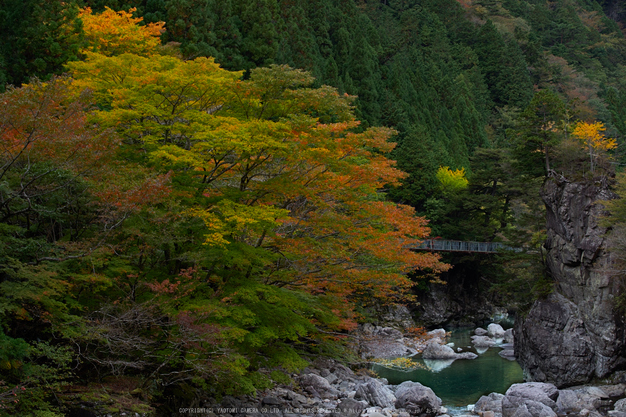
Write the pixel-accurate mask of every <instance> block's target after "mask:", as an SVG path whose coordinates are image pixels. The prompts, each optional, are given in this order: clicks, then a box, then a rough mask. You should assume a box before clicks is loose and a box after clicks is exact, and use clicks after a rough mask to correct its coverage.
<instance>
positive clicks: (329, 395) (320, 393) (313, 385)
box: [300, 374, 339, 400]
mask: <svg viewBox="0 0 626 417" xmlns="http://www.w3.org/2000/svg"><path fill="white" fill-rule="evenodd" d="M300 386H301V387H302V389H303V390H304V391H306V392H308V393H309V394H311V395H313V396H316V397H319V398H325V399H333V400H336V399H337V398H338V396H339V391H337V390H336V389H335V388H333V387H332V385H330V383H329V382H328V380H326V379H325V378H323V377H321V376H319V375H316V374H305V375H302V376H301V377H300Z"/></svg>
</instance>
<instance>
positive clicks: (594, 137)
mask: <svg viewBox="0 0 626 417" xmlns="http://www.w3.org/2000/svg"><path fill="white" fill-rule="evenodd" d="M605 130H606V128H605V127H604V124H603V123H602V122H594V123H587V122H580V123H577V124H576V125H575V126H574V130H573V131H572V134H573V135H574V137H576V138H577V139H579V140H580V141H581V142H582V144H583V147H584V148H585V149H587V150H588V151H589V160H590V163H591V172H592V173H593V172H594V170H595V165H596V163H595V162H596V159H597V157H598V156H600V155H601V154H603V153H605V152H607V151H609V150H611V149H615V148H616V147H617V142H616V141H615V139H612V138H607V137H606V136H604V134H603V132H604V131H605Z"/></svg>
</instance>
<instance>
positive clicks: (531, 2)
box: [0, 0, 626, 417]
mask: <svg viewBox="0 0 626 417" xmlns="http://www.w3.org/2000/svg"><path fill="white" fill-rule="evenodd" d="M624 19H626V6H625V4H624V2H623V1H621V0H607V1H600V2H598V1H594V0H555V1H539V0H527V1H524V0H474V1H472V0H457V1H455V0H422V1H417V0H376V1H374V0H341V1H331V0H308V1H305V0H254V1H251V0H245V1H244V0H202V1H197V0H196V1H192V0H127V1H124V0H120V1H116V0H93V1H86V0H85V1H78V0H77V1H60V0H50V1H46V2H36V1H34V0H5V1H3V2H2V5H0V39H2V43H0V89H1V90H2V94H1V95H0V100H1V102H2V112H0V139H1V143H0V147H1V148H0V149H1V153H0V155H1V157H0V293H2V295H3V296H2V298H1V299H0V416H1V415H23V416H46V417H54V416H61V415H64V413H65V412H66V411H67V409H68V408H71V407H72V404H73V403H74V402H76V401H81V399H86V398H87V399H92V400H98V399H104V397H105V396H106V399H107V401H109V402H111V403H112V404H114V406H111V407H112V409H115V410H120V409H124V410H131V411H136V412H147V411H151V410H157V412H158V413H160V414H164V413H167V412H172V411H173V410H176V409H178V407H179V406H180V404H185V405H189V404H194V403H198V402H199V401H201V400H202V398H203V396H212V397H219V396H221V395H224V394H232V393H242V392H253V391H254V390H257V389H263V388H267V387H269V386H271V385H272V384H275V383H282V382H286V381H288V380H289V374H290V373H291V372H294V371H296V370H298V369H301V368H303V367H304V366H306V364H307V363H308V362H307V361H308V360H309V359H310V358H312V357H315V356H316V355H329V356H334V357H344V358H346V357H349V355H350V352H349V350H348V349H347V348H346V343H345V342H346V340H347V339H346V335H347V334H348V332H350V331H351V330H353V329H355V327H356V326H357V324H358V323H359V322H362V321H363V320H366V319H367V317H368V315H370V314H372V311H374V310H375V309H376V308H377V307H378V306H381V305H384V304H393V303H403V302H410V301H411V300H412V299H413V297H414V296H415V287H422V288H423V286H424V283H425V282H428V281H431V282H437V281H438V280H439V279H440V278H439V277H440V274H441V273H443V272H445V271H447V270H449V268H450V264H458V263H464V262H465V263H467V264H471V265H473V266H474V267H476V268H482V269H481V271H482V272H481V273H483V274H485V276H486V277H487V278H488V280H490V279H492V278H493V277H495V276H496V275H497V276H499V277H500V278H499V279H496V278H493V279H492V281H491V283H490V285H491V290H492V291H493V292H494V294H497V296H498V297H504V298H506V297H509V299H510V298H511V297H513V298H515V297H521V295H520V294H516V290H515V287H516V285H515V282H516V281H515V280H527V281H528V282H530V283H531V285H530V286H531V287H533V288H534V290H535V292H541V291H543V290H544V287H542V285H544V284H545V283H544V281H543V278H542V275H541V262H540V261H536V262H535V261H534V260H533V259H534V258H536V257H538V256H540V255H541V252H540V251H538V250H534V251H533V250H531V251H530V252H529V253H530V254H524V253H517V252H516V253H515V254H509V255H502V256H499V257H498V259H489V260H488V262H486V261H485V260H484V259H483V260H481V259H478V258H473V257H467V256H466V257H464V258H463V259H452V258H444V259H441V258H440V257H438V256H436V255H433V254H430V253H424V252H421V253H420V252H413V251H411V250H409V249H408V248H407V246H408V245H409V244H411V243H412V242H417V241H419V240H420V239H424V238H427V237H428V236H435V237H444V238H448V239H456V240H479V241H504V242H507V243H508V244H509V245H512V246H517V247H525V248H529V249H537V248H539V247H540V245H541V242H542V239H543V237H544V234H545V232H544V223H543V208H542V203H541V201H540V199H539V197H538V195H539V194H538V190H539V188H540V186H541V184H542V182H543V180H544V179H545V178H546V176H548V175H552V174H554V175H564V176H566V177H568V178H574V179H583V178H587V179H593V178H595V177H597V176H600V175H607V174H608V175H610V173H611V172H613V171H614V170H615V167H619V165H620V163H621V162H622V161H624V160H625V159H626V152H625V149H624V147H625V146H626V145H625V144H624V135H626V66H625V65H626V39H624V34H623V30H622V21H623V20H624ZM529 265H532V266H536V268H529ZM494 269H496V270H497V271H494ZM512 277H515V279H512ZM523 288H527V286H524V287H523ZM523 292H524V293H525V296H526V297H528V296H530V295H532V294H529V293H528V291H526V290H525V289H524V290H523ZM119 386H124V387H125V390H122V391H124V392H126V394H117V392H118V391H116V389H115V387H119ZM103 387H107V389H106V390H105V389H104V388H103ZM129 392H130V393H132V395H130V394H128V393H129Z"/></svg>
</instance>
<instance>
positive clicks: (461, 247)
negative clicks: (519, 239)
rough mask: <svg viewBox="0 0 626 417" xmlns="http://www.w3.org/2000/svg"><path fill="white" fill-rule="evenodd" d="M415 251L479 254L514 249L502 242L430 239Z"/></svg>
mask: <svg viewBox="0 0 626 417" xmlns="http://www.w3.org/2000/svg"><path fill="white" fill-rule="evenodd" d="M411 249H415V250H428V251H440V252H477V253H496V252H498V251H499V250H506V249H509V250H510V249H512V248H511V247H510V246H507V245H505V244H504V243H501V242H469V241H462V240H441V239H428V240H424V241H422V242H421V243H420V244H418V245H416V246H414V247H412V248H411Z"/></svg>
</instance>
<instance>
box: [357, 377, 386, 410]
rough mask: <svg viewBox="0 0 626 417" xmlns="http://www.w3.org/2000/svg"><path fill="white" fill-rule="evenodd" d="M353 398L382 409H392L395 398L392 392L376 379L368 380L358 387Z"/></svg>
mask: <svg viewBox="0 0 626 417" xmlns="http://www.w3.org/2000/svg"><path fill="white" fill-rule="evenodd" d="M354 398H355V399H357V400H364V401H366V402H367V403H368V404H370V405H374V406H378V407H382V408H386V407H392V406H393V405H394V404H395V402H396V396H395V395H393V392H392V391H391V390H390V389H389V388H388V387H387V386H386V385H383V384H382V383H381V382H379V381H378V380H376V379H370V380H369V381H367V382H366V383H364V384H362V385H359V387H358V388H357V389H356V394H355V396H354Z"/></svg>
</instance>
